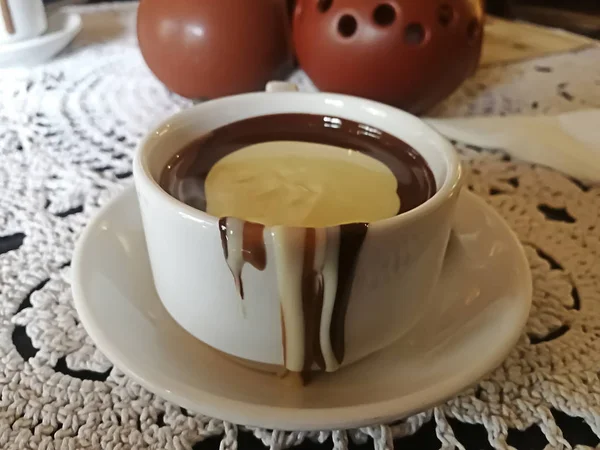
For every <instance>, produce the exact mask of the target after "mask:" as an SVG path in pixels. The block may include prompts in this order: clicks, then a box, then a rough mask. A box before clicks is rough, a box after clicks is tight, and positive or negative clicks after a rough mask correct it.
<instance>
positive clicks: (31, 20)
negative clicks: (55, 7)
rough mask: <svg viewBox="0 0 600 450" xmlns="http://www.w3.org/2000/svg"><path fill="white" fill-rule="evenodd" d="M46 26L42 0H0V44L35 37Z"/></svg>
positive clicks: (44, 29)
mask: <svg viewBox="0 0 600 450" xmlns="http://www.w3.org/2000/svg"><path fill="white" fill-rule="evenodd" d="M47 27H48V23H47V20H46V11H45V9H44V3H43V1H42V0H0V45H1V44H8V43H12V42H18V41H24V40H27V39H31V38H34V37H37V36H39V35H40V34H42V33H44V32H45V31H46V28H47Z"/></svg>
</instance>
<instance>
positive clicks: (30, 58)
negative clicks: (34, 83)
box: [0, 11, 82, 68]
mask: <svg viewBox="0 0 600 450" xmlns="http://www.w3.org/2000/svg"><path fill="white" fill-rule="evenodd" d="M81 26H82V21H81V16H80V15H78V14H74V13H66V12H61V11H58V12H56V13H54V14H52V15H51V16H50V17H49V18H48V29H47V30H46V32H45V33H44V34H42V35H41V36H38V37H35V38H32V39H27V40H25V41H19V42H12V43H9V44H0V68H2V67H11V66H31V65H34V64H39V63H41V62H44V61H47V60H49V59H50V58H52V57H53V56H55V55H56V54H57V53H58V52H60V51H61V50H63V49H64V48H65V47H66V46H67V45H69V43H70V42H71V41H72V40H73V39H74V38H75V36H77V34H78V33H79V31H81Z"/></svg>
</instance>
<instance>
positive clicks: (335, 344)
mask: <svg viewBox="0 0 600 450" xmlns="http://www.w3.org/2000/svg"><path fill="white" fill-rule="evenodd" d="M368 229H369V224H366V223H351V224H347V225H341V226H340V250H339V256H338V285H337V292H336V296H335V304H334V306H333V314H332V317H331V327H330V329H329V333H330V334H329V336H330V339H331V347H332V350H333V354H334V355H335V358H336V359H337V362H338V363H339V364H341V363H342V361H343V360H344V354H345V351H346V346H345V328H346V312H347V311H348V303H349V301H350V293H351V292H352V282H353V280H354V272H355V271H356V263H357V261H358V256H359V254H360V249H361V247H362V244H363V242H364V240H365V237H366V236H367V231H368Z"/></svg>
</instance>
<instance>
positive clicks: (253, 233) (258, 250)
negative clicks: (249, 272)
mask: <svg viewBox="0 0 600 450" xmlns="http://www.w3.org/2000/svg"><path fill="white" fill-rule="evenodd" d="M264 229H265V226H264V225H261V224H259V223H253V222H244V235H243V237H242V257H243V258H244V262H247V263H248V264H252V266H253V267H254V268H255V269H258V270H265V267H267V250H266V248H265V239H264V236H263V231H264Z"/></svg>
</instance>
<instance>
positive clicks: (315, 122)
mask: <svg viewBox="0 0 600 450" xmlns="http://www.w3.org/2000/svg"><path fill="white" fill-rule="evenodd" d="M269 141H302V142H317V143H321V144H328V145H333V146H337V147H343V148H349V149H354V150H357V151H360V152H362V153H365V154H367V155H369V156H371V157H373V158H375V159H378V160H380V161H381V162H383V163H384V164H385V165H386V166H388V167H389V168H390V170H391V171H392V172H393V174H394V176H395V177H396V180H397V181H398V188H397V192H398V196H399V197H400V199H401V206H400V211H398V213H403V212H406V211H409V210H411V209H413V208H416V207H417V206H419V205H420V204H422V203H424V202H425V201H426V200H427V199H429V198H430V197H431V196H432V195H433V194H434V193H435V191H436V184H435V178H434V176H433V173H432V172H431V169H430V168H429V166H428V165H427V162H426V161H425V160H424V159H423V157H422V156H421V155H420V154H419V153H418V152H417V151H416V150H415V149H413V148H412V147H411V146H409V145H408V144H407V143H405V142H404V141H402V140H400V139H398V138H396V137H394V136H392V135H390V134H387V133H384V132H382V131H380V130H378V129H377V128H374V127H372V126H368V125H364V124H360V123H357V122H353V121H351V120H346V119H341V118H337V117H323V116H318V115H313V114H275V115H269V116H259V117H253V118H250V119H245V120H241V121H239V122H234V123H232V124H230V125H225V126H224V127H221V128H218V129H216V130H214V131H212V132H211V133H210V134H208V135H206V136H203V137H201V138H199V139H197V140H195V141H193V142H192V143H190V144H189V145H187V146H186V147H185V148H184V149H182V150H181V151H180V152H179V153H178V154H177V155H175V157H173V158H172V159H171V161H170V162H169V164H168V165H167V167H166V169H165V170H164V171H163V173H162V174H161V179H160V185H161V186H162V187H163V189H164V190H166V191H167V192H168V193H169V194H171V195H172V196H173V197H175V198H177V199H179V200H181V201H182V202H184V203H187V204H188V205H190V206H193V207H194V208H197V209H201V210H204V209H205V208H206V199H205V198H204V181H205V179H206V177H207V175H208V172H209V171H210V169H211V168H212V166H213V165H215V163H216V162H217V161H219V160H220V159H221V158H223V157H224V156H226V155H228V154H229V153H232V152H234V151H236V150H239V149H241V148H243V147H247V146H249V145H253V144H257V143H260V142H269ZM184 181H185V183H189V184H194V185H195V189H189V190H188V193H186V192H185V191H186V190H185V189H179V186H181V183H182V182H184ZM248 200H249V201H250V199H248Z"/></svg>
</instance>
